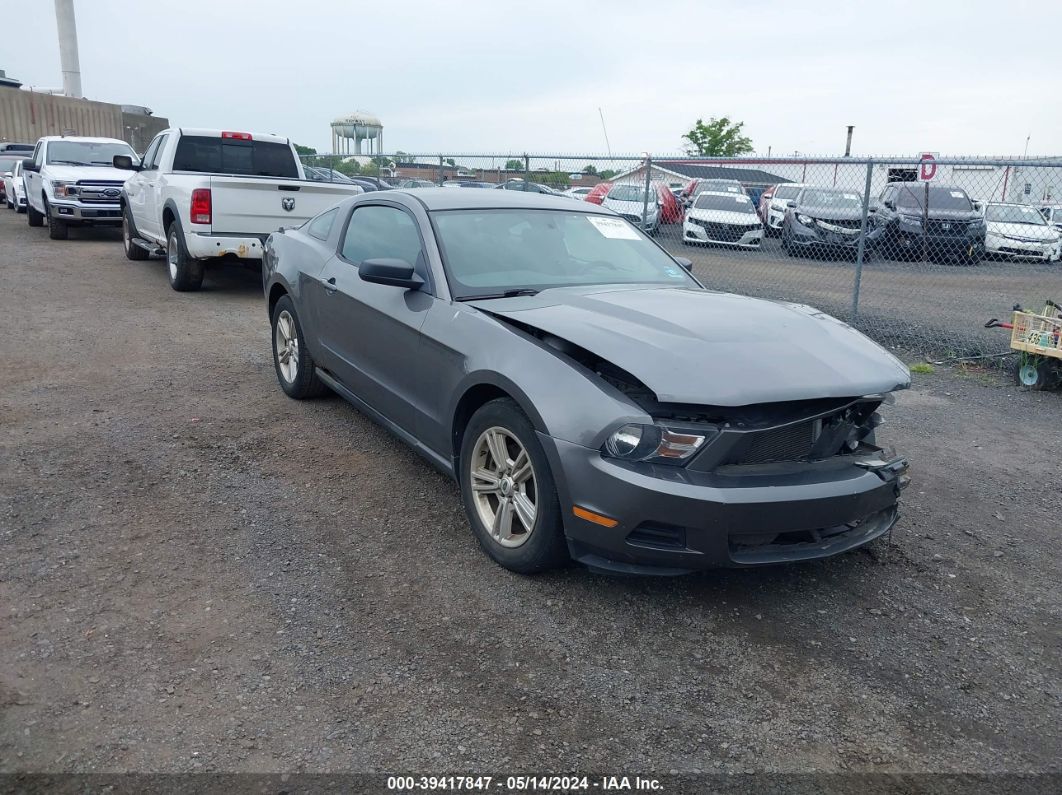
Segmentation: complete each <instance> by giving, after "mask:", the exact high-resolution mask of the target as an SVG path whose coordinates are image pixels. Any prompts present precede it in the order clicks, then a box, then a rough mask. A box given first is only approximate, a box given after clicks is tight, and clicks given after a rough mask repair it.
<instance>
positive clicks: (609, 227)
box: [586, 215, 638, 240]
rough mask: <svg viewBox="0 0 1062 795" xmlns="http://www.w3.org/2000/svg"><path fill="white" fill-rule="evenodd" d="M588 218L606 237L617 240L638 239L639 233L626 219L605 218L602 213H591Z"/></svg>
mask: <svg viewBox="0 0 1062 795" xmlns="http://www.w3.org/2000/svg"><path fill="white" fill-rule="evenodd" d="M586 220H588V221H589V222H590V223H592V224H593V225H594V228H595V229H597V231H598V232H600V233H601V234H602V235H604V236H605V237H611V238H615V239H616V240H638V233H637V232H635V231H634V228H633V227H632V226H630V225H629V224H628V223H627V222H626V221H621V220H620V219H619V218H603V217H601V216H600V215H589V216H587V218H586Z"/></svg>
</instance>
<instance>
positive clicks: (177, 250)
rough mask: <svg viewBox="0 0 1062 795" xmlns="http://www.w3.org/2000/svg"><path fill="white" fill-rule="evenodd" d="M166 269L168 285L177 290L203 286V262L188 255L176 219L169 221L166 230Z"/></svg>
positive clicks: (183, 290)
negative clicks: (168, 226)
mask: <svg viewBox="0 0 1062 795" xmlns="http://www.w3.org/2000/svg"><path fill="white" fill-rule="evenodd" d="M166 270H167V273H168V275H169V279H170V287H172V288H173V289H174V290H177V292H181V293H184V292H191V291H194V290H198V289H199V288H200V287H202V286H203V263H202V262H200V261H199V260H194V259H192V258H191V257H189V256H188V252H187V251H185V248H184V235H182V234H181V226H180V224H179V223H178V222H177V221H173V222H171V223H170V228H169V229H168V230H167V232H166Z"/></svg>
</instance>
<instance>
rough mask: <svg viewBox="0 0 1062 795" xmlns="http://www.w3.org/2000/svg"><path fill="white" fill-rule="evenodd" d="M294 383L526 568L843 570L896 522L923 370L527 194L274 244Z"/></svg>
mask: <svg viewBox="0 0 1062 795" xmlns="http://www.w3.org/2000/svg"><path fill="white" fill-rule="evenodd" d="M263 281H264V287H265V294H266V297H267V299H268V305H269V317H270V321H271V323H272V329H273V335H272V339H273V355H274V363H275V365H276V372H277V378H278V380H279V381H280V386H281V388H282V389H283V390H284V391H285V392H286V393H287V394H288V395H289V396H291V397H293V398H296V399H302V398H308V397H311V396H314V395H319V394H321V393H322V392H324V391H326V390H329V389H330V390H332V391H334V392H337V393H339V394H340V395H341V396H343V397H344V398H345V399H346V400H348V401H350V402H351V403H352V404H354V405H355V406H356V407H357V408H358V409H359V410H361V411H363V412H364V413H366V414H368V415H369V416H371V417H373V418H374V419H375V420H376V421H377V422H379V423H380V424H381V425H383V426H384V427H386V428H387V429H388V430H389V431H391V432H392V433H393V434H395V435H396V436H398V437H399V438H400V439H402V440H404V441H405V442H407V443H408V444H409V445H410V446H412V447H413V448H414V449H415V450H417V451H418V452H419V453H421V454H422V455H423V456H424V457H425V458H427V459H428V460H429V461H431V462H432V463H433V464H434V465H435V466H437V467H438V468H439V469H441V470H442V471H444V472H446V473H448V474H450V475H451V476H453V477H454V478H455V479H456V480H457V481H458V483H459V484H460V486H461V497H462V500H463V502H464V506H465V510H466V512H467V514H468V519H469V522H470V523H471V525H472V530H473V532H474V533H475V535H476V537H477V538H478V539H479V542H480V544H481V545H482V546H483V548H484V549H485V550H486V552H487V553H488V554H489V555H490V556H491V557H492V558H493V559H494V560H496V561H497V562H498V563H500V564H501V565H503V566H505V567H506V568H509V569H512V570H514V571H518V572H523V573H531V572H537V571H542V570H544V569H547V568H550V567H552V566H555V565H558V564H560V563H563V562H564V561H566V560H568V559H575V560H577V561H580V562H582V563H584V564H586V565H587V566H589V567H591V568H593V569H597V570H605V571H611V572H620V573H641V574H681V573H686V572H689V571H692V570H695V569H703V568H709V567H715V566H752V565H759V564H765V563H778V562H784V561H796V560H806V559H811V558H820V557H826V556H829V555H834V554H837V553H839V552H844V551H846V550H850V549H853V548H855V547H858V546H860V545H862V544H865V543H867V542H869V541H871V540H872V539H874V538H877V537H878V536H880V535H882V534H883V533H886V532H887V531H888V530H889V529H890V528H892V526H893V524H894V523H895V522H896V517H897V498H898V497H899V494H900V491H901V489H902V488H903V487H904V486H905V485H906V483H907V481H908V477H907V474H906V471H907V463H906V461H905V460H904V459H902V458H894V457H891V456H889V455H885V454H884V453H883V451H882V450H881V449H880V448H879V447H877V446H876V444H875V427H876V426H877V425H878V424H880V422H881V416H880V415H879V414H878V411H877V410H878V407H879V406H880V405H881V404H882V403H886V402H891V397H892V396H891V394H890V393H892V392H893V391H895V390H897V389H904V388H906V387H907V386H909V384H910V374H909V373H908V371H907V369H906V368H905V367H904V366H903V364H901V363H900V362H899V361H897V360H896V359H895V358H894V357H893V356H891V355H890V354H889V353H887V352H886V351H885V350H883V349H882V348H881V347H879V346H878V345H876V344H875V343H873V342H871V341H870V340H868V339H867V338H866V337H864V336H863V335H862V334H860V333H858V332H857V331H855V330H854V329H852V328H851V327H849V326H847V325H845V324H844V323H841V322H840V321H838V320H835V319H834V318H832V317H829V316H828V315H825V314H823V313H821V312H818V311H816V310H815V309H812V308H810V307H807V306H800V305H795V304H787V303H780V302H775V301H763V300H758V299H753V298H747V297H745V296H740V295H732V294H727V293H720V292H715V291H712V290H710V289H706V288H705V287H704V286H702V285H701V284H700V283H699V282H698V281H697V280H696V279H695V278H694V277H693V276H692V275H691V274H690V272H689V261H687V260H681V259H676V258H674V257H672V256H671V255H670V254H668V253H667V252H666V251H664V250H663V249H662V248H661V247H660V246H658V245H657V244H656V243H655V242H654V241H653V240H652V239H650V238H649V237H647V236H646V235H645V234H643V233H642V232H641V231H640V230H638V229H636V228H635V227H634V226H632V225H631V224H629V223H627V221H626V220H624V219H622V218H621V217H619V216H618V215H616V214H615V213H612V212H611V211H609V210H607V209H605V208H603V207H600V206H598V205H594V204H589V203H583V202H580V203H576V202H572V201H571V200H570V199H566V198H558V197H554V196H547V195H540V194H529V193H522V192H518V191H471V190H470V191H455V190H445V189H431V188H428V189H421V190H416V191H403V190H392V191H387V192H386V193H368V194H364V195H360V196H355V197H353V198H351V199H347V200H346V201H344V202H342V203H341V204H339V205H338V206H336V207H334V208H332V209H330V210H328V211H327V212H325V213H322V214H321V215H319V216H317V217H316V218H314V219H312V220H310V221H308V222H307V223H305V224H303V225H302V226H300V227H299V228H297V229H288V230H282V231H280V232H277V233H274V234H273V235H271V236H270V238H269V239H268V240H267V242H266V246H265V259H264V267H263Z"/></svg>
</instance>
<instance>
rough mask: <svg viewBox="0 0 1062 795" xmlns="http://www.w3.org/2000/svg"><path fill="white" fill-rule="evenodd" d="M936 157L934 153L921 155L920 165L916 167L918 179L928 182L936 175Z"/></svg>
mask: <svg viewBox="0 0 1062 795" xmlns="http://www.w3.org/2000/svg"><path fill="white" fill-rule="evenodd" d="M936 161H937V157H936V153H935V152H923V153H922V165H921V166H919V167H918V179H920V180H921V181H922V182H929V181H930V180H931V179H933V177H935V176H936V175H937V162H936Z"/></svg>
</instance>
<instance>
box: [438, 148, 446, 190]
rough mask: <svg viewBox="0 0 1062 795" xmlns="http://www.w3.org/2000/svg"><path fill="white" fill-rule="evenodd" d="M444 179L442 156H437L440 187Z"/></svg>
mask: <svg viewBox="0 0 1062 795" xmlns="http://www.w3.org/2000/svg"><path fill="white" fill-rule="evenodd" d="M444 181H445V178H444V177H443V156H442V155H439V185H440V187H441V186H442V184H443V182H444Z"/></svg>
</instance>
